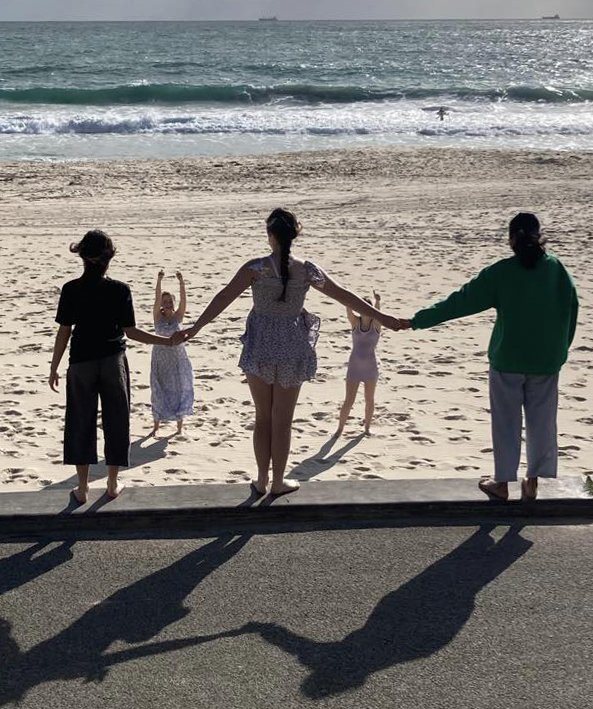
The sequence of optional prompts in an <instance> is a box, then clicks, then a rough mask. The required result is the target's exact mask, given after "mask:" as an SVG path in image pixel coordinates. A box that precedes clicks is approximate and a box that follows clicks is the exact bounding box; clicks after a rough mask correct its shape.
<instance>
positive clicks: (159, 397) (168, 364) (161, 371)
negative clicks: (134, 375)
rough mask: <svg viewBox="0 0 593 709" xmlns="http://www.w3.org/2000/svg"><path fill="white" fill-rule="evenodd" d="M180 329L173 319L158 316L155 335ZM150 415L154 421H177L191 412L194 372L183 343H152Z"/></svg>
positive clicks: (168, 335)
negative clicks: (174, 344) (175, 344)
mask: <svg viewBox="0 0 593 709" xmlns="http://www.w3.org/2000/svg"><path fill="white" fill-rule="evenodd" d="M179 330H180V326H179V322H178V321H177V320H176V319H172V320H166V319H165V318H161V319H160V320H159V321H158V322H157V324H156V327H155V331H156V334H157V335H162V336H163V337H171V335H173V333H175V332H178V331H179ZM150 388H151V404H152V417H153V420H154V421H179V420H180V419H182V418H184V417H186V416H191V415H192V414H193V412H194V410H193V407H194V373H193V370H192V366H191V362H190V359H189V357H188V355H187V350H186V345H185V344H181V345H177V346H175V347H168V346H166V345H153V347H152V359H151V367H150Z"/></svg>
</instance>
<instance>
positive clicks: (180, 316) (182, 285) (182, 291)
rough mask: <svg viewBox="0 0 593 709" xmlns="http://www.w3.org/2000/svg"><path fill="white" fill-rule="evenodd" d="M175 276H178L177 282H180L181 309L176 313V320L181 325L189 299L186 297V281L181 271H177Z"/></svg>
mask: <svg viewBox="0 0 593 709" xmlns="http://www.w3.org/2000/svg"><path fill="white" fill-rule="evenodd" d="M175 275H176V276H177V280H178V281H179V307H178V308H177V310H176V311H175V318H176V319H177V321H178V322H180V323H181V322H183V318H184V317H185V308H186V306H187V297H186V295H185V281H184V280H183V276H182V275H181V271H177V273H176V274H175Z"/></svg>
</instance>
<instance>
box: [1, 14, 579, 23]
mask: <svg viewBox="0 0 593 709" xmlns="http://www.w3.org/2000/svg"><path fill="white" fill-rule="evenodd" d="M542 20H543V21H545V20H549V21H554V22H562V21H565V20H570V21H574V20H581V21H589V20H593V15H592V16H591V17H560V18H559V19H558V20H556V19H555V18H553V17H549V18H548V17H544V16H540V17H389V18H388V17H359V18H351V17H349V18H344V17H331V18H330V17H328V18H323V19H322V18H309V19H307V18H298V19H295V18H281V17H278V18H276V20H275V21H277V22H502V21H504V22H507V21H515V22H534V21H542ZM261 21H262V18H258V17H254V18H251V19H245V18H240V19H239V18H237V19H232V18H218V19H215V18H206V19H200V20H199V19H190V18H160V19H154V18H152V19H149V18H135V19H126V20H123V19H88V20H82V19H70V20H69V19H63V18H62V19H54V20H49V19H38V20H34V19H21V20H18V19H2V18H1V17H0V23H10V22H15V23H21V24H25V23H28V22H31V23H33V22H35V23H40V22H47V23H50V22H53V23H60V22H64V23H66V22H68V23H74V22H89V23H90V22H114V23H115V22H120V23H127V22H245V23H251V22H261Z"/></svg>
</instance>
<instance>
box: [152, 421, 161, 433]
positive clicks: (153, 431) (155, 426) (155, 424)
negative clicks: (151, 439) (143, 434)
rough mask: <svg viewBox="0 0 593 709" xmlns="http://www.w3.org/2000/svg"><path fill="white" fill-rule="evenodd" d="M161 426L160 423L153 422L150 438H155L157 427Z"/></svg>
mask: <svg viewBox="0 0 593 709" xmlns="http://www.w3.org/2000/svg"><path fill="white" fill-rule="evenodd" d="M160 425H161V422H160V421H155V422H154V423H153V426H152V433H151V434H150V435H151V436H156V432H157V431H158V430H159V426H160Z"/></svg>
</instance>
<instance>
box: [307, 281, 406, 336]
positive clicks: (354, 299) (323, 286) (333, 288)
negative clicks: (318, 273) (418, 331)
mask: <svg viewBox="0 0 593 709" xmlns="http://www.w3.org/2000/svg"><path fill="white" fill-rule="evenodd" d="M311 285H312V286H313V287H314V288H316V289H317V290H319V291H321V292H322V293H325V295H327V296H329V297H330V298H332V299H333V300H337V301H338V303H341V304H342V305H345V306H346V308H350V309H351V310H356V312H357V313H360V314H361V315H367V316H368V317H369V318H373V320H376V321H377V322H379V323H381V324H382V325H385V327H387V328H389V329H390V330H399V329H401V328H400V326H399V320H398V319H397V318H394V317H393V316H392V315H387V314H386V313H382V312H381V311H380V310H378V309H377V308H373V306H372V305H369V304H368V303H367V302H366V301H364V300H363V299H362V298H359V296H357V295H356V293H353V292H352V291H350V290H348V289H347V288H344V287H343V286H341V285H340V284H339V283H337V282H336V281H334V280H333V278H330V277H329V276H328V275H327V273H325V274H324V279H323V283H315V282H311Z"/></svg>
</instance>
